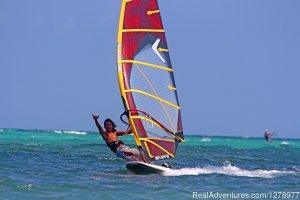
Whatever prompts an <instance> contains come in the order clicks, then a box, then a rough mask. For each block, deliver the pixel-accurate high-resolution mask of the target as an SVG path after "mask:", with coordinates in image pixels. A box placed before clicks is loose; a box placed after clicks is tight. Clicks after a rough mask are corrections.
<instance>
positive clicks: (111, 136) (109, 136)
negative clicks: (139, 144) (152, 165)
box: [92, 114, 144, 162]
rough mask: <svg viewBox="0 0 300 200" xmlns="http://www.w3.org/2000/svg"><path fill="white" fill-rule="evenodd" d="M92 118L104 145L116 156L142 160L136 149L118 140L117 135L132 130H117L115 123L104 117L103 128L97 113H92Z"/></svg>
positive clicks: (128, 132)
mask: <svg viewBox="0 0 300 200" xmlns="http://www.w3.org/2000/svg"><path fill="white" fill-rule="evenodd" d="M92 116H93V119H94V120H95V123H96V126H97V128H98V130H99V133H100V135H101V136H102V138H103V140H104V141H105V143H106V145H107V146H108V147H109V148H110V150H111V151H112V152H114V154H116V156H118V157H120V158H122V159H123V160H125V161H127V162H128V161H142V160H143V159H144V157H142V156H141V154H140V152H139V150H138V149H134V148H130V147H128V146H126V145H125V144H124V142H122V141H120V140H119V138H118V136H123V135H127V134H130V133H132V130H127V131H117V130H116V125H115V123H114V122H113V121H112V120H111V119H106V120H105V121H104V128H105V130H104V129H103V128H102V126H101V124H100V123H99V122H98V118H99V115H95V114H93V115H92Z"/></svg>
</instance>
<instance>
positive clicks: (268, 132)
mask: <svg viewBox="0 0 300 200" xmlns="http://www.w3.org/2000/svg"><path fill="white" fill-rule="evenodd" d="M264 136H265V140H266V141H267V142H272V139H271V138H269V136H273V133H272V132H270V131H268V130H265V132H264Z"/></svg>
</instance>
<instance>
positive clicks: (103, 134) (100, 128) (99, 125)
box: [93, 114, 106, 141]
mask: <svg viewBox="0 0 300 200" xmlns="http://www.w3.org/2000/svg"><path fill="white" fill-rule="evenodd" d="M93 119H94V120H95V124H96V126H97V128H98V130H99V133H100V135H101V136H102V138H103V139H104V140H105V141H106V135H105V131H104V129H103V128H102V126H101V124H100V123H99V121H98V119H99V115H95V114H93Z"/></svg>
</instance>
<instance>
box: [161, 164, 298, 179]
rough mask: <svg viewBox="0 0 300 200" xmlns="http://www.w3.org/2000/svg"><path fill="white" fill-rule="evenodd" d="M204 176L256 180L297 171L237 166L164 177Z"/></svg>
mask: <svg viewBox="0 0 300 200" xmlns="http://www.w3.org/2000/svg"><path fill="white" fill-rule="evenodd" d="M204 174H225V175H229V176H243V177H254V178H274V177H276V176H280V175H287V174H297V172H295V171H279V170H260V169H259V170H246V169H240V168H238V167H236V166H232V165H230V164H229V165H227V166H223V167H214V166H206V167H195V168H182V169H174V170H170V171H167V172H165V173H164V174H163V175H164V176H184V175H192V176H197V175H204Z"/></svg>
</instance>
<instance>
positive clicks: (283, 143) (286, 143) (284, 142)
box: [280, 141, 290, 145]
mask: <svg viewBox="0 0 300 200" xmlns="http://www.w3.org/2000/svg"><path fill="white" fill-rule="evenodd" d="M280 144H282V145H289V144H290V143H288V142H287V141H282V142H281V143H280Z"/></svg>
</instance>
